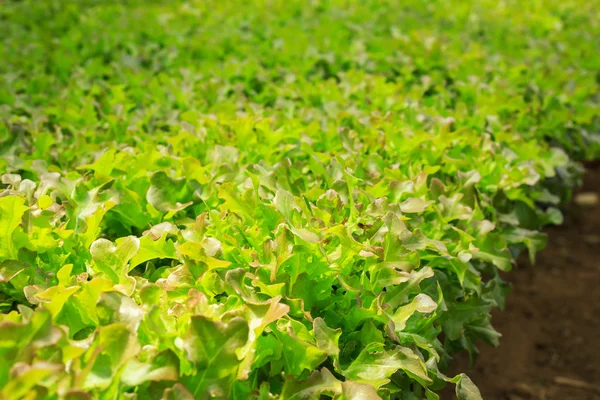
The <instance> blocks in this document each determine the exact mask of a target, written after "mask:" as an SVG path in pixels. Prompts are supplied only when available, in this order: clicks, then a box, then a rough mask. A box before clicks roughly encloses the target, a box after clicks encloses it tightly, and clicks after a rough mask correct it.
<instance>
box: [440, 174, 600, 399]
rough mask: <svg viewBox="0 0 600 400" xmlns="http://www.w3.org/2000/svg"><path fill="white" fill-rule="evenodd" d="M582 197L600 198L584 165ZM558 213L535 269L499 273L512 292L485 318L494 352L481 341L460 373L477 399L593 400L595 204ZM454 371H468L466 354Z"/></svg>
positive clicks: (596, 379)
mask: <svg viewBox="0 0 600 400" xmlns="http://www.w3.org/2000/svg"><path fill="white" fill-rule="evenodd" d="M582 193H585V194H586V195H584V197H586V196H587V197H588V198H589V197H590V196H589V195H590V194H591V193H596V194H597V195H600V164H596V165H588V166H587V173H586V175H585V180H584V187H583V188H582V189H581V191H580V194H582ZM565 214H566V215H565V224H564V225H562V226H560V227H553V228H551V229H548V230H547V233H548V235H549V242H548V246H547V248H546V249H545V250H544V251H542V252H541V253H540V254H539V255H538V257H537V260H536V264H535V265H534V266H531V265H529V263H528V262H527V261H526V260H522V262H520V263H519V266H518V268H515V269H514V270H513V271H511V272H510V273H508V274H506V275H505V276H504V279H506V280H507V281H509V282H511V283H512V285H513V292H512V294H511V295H509V297H508V300H507V303H506V309H505V310H504V311H503V312H502V311H496V312H495V313H494V316H493V318H492V324H493V325H494V327H495V328H496V329H497V330H498V331H499V332H501V333H502V335H503V337H502V338H501V341H500V347H499V348H493V347H490V346H486V345H483V344H482V345H481V346H480V350H481V354H480V357H479V359H478V361H477V364H476V365H475V367H474V368H473V369H471V370H468V375H469V376H470V377H471V379H473V381H474V382H475V383H476V384H477V385H478V386H479V388H480V390H481V393H482V395H483V398H484V399H485V400H496V399H498V400H524V399H535V400H600V203H597V204H588V205H582V204H577V203H576V202H572V204H570V205H569V206H568V207H567V208H566V210H565ZM455 367H456V368H457V370H459V368H460V370H462V371H465V369H468V361H467V357H464V355H459V356H457V360H456V365H455ZM442 398H443V399H451V398H453V395H452V394H447V395H446V396H443V397H442Z"/></svg>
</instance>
